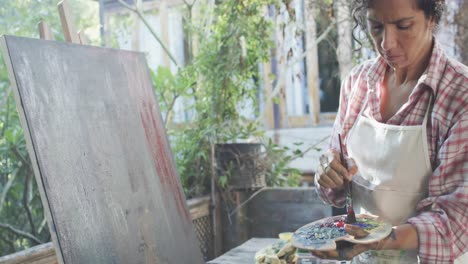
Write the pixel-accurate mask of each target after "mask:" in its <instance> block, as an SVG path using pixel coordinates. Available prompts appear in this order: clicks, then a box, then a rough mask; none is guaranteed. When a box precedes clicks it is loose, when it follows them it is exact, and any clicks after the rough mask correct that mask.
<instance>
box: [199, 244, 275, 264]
mask: <svg viewBox="0 0 468 264" xmlns="http://www.w3.org/2000/svg"><path fill="white" fill-rule="evenodd" d="M277 241H278V239H277V238H252V239H250V240H249V241H247V242H245V243H244V244H242V245H240V246H238V247H236V248H234V249H231V250H229V251H228V252H226V253H225V254H224V255H222V256H220V257H218V258H216V259H214V260H211V261H208V262H207V264H245V263H254V260H255V259H254V257H255V252H257V251H259V250H260V249H262V248H264V247H266V246H268V245H271V244H273V243H275V242H277Z"/></svg>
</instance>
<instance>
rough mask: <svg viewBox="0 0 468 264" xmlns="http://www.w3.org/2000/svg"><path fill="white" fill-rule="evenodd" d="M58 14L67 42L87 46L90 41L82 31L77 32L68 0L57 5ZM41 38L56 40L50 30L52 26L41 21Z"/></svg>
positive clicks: (39, 25) (63, 0)
mask: <svg viewBox="0 0 468 264" xmlns="http://www.w3.org/2000/svg"><path fill="white" fill-rule="evenodd" d="M57 8H58V12H59V15H60V22H61V23H62V30H63V35H64V37H65V41H67V42H70V43H75V44H82V45H87V44H88V41H87V40H86V36H85V34H84V32H83V31H82V30H80V31H78V32H77V31H75V25H74V24H73V15H72V13H71V11H70V5H69V3H68V1H67V0H62V1H61V2H60V3H58V4H57ZM38 28H39V36H40V38H41V39H44V40H55V37H54V34H53V33H52V30H51V29H50V26H49V25H48V24H47V23H46V22H44V21H41V22H39V24H38Z"/></svg>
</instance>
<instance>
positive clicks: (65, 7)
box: [57, 0, 80, 44]
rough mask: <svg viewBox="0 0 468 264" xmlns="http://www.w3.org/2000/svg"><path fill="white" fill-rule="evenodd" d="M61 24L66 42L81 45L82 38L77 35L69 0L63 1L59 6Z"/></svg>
mask: <svg viewBox="0 0 468 264" xmlns="http://www.w3.org/2000/svg"><path fill="white" fill-rule="evenodd" d="M57 7H58V11H59V15H60V22H61V23H62V30H63V35H64V37H65V40H66V41H67V42H71V43H76V44H80V38H79V36H78V34H77V33H76V30H75V26H74V24H73V16H72V14H71V11H70V5H69V4H68V1H67V0H62V1H61V2H60V3H58V5H57Z"/></svg>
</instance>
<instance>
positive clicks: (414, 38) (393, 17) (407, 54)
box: [367, 0, 434, 69]
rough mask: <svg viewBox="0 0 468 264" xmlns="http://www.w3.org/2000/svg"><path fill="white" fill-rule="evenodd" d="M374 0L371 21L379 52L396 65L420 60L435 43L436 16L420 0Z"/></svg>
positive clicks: (372, 34)
mask: <svg viewBox="0 0 468 264" xmlns="http://www.w3.org/2000/svg"><path fill="white" fill-rule="evenodd" d="M371 2H372V3H371V5H370V6H369V8H368V11H367V21H368V22H367V23H368V29H369V31H370V33H371V36H372V38H373V41H374V45H375V47H376V48H377V50H378V51H379V53H380V54H381V55H382V57H383V58H384V59H385V61H386V62H387V63H388V65H389V66H391V67H392V68H395V69H399V68H407V67H410V66H411V65H414V64H416V63H417V62H418V61H419V60H420V59H422V58H423V56H424V52H425V51H426V50H428V47H429V46H430V45H432V31H433V28H434V22H433V20H432V19H427V18H426V17H425V15H424V11H423V10H420V9H418V6H417V4H416V0H373V1H371Z"/></svg>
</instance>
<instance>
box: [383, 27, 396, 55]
mask: <svg viewBox="0 0 468 264" xmlns="http://www.w3.org/2000/svg"><path fill="white" fill-rule="evenodd" d="M380 46H381V47H382V49H383V50H384V51H389V50H391V49H392V48H394V47H395V46H396V36H395V31H393V30H391V29H389V28H386V29H384V32H383V37H382V43H381V44H380Z"/></svg>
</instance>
